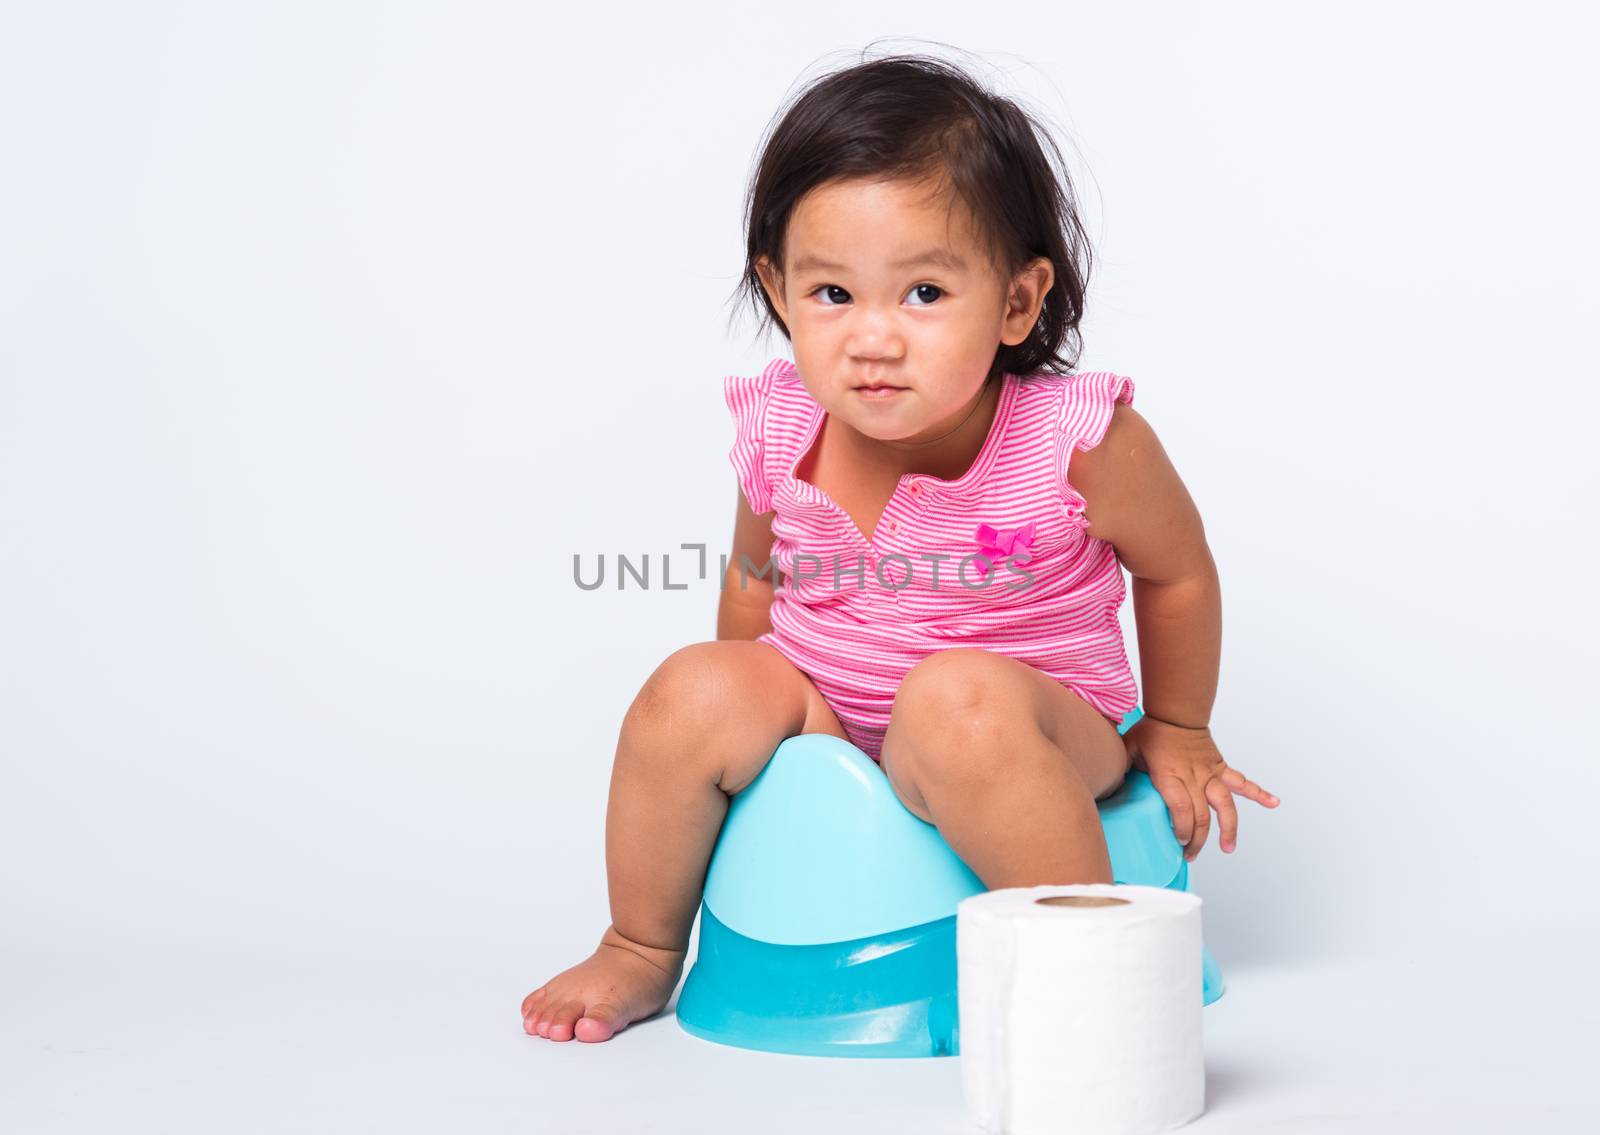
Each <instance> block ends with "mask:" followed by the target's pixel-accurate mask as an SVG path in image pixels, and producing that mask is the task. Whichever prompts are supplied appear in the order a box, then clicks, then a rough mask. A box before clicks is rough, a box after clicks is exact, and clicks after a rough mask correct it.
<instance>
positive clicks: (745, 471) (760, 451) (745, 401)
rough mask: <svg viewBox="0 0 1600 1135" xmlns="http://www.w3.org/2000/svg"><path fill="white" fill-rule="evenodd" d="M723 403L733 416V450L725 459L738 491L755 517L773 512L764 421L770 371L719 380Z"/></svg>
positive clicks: (768, 394)
mask: <svg viewBox="0 0 1600 1135" xmlns="http://www.w3.org/2000/svg"><path fill="white" fill-rule="evenodd" d="M722 396H723V400H724V401H726V402H727V404H728V412H729V413H730V414H732V415H733V448H732V449H730V450H728V460H729V462H731V463H732V465H733V470H734V472H735V473H737V474H738V476H739V488H740V490H741V491H743V493H744V499H745V500H747V501H748V502H750V509H751V511H752V512H755V513H757V514H759V513H763V512H770V511H771V510H772V481H771V478H770V477H769V476H768V474H767V443H766V418H767V405H768V403H769V402H770V401H771V397H772V368H771V367H768V368H767V369H766V370H764V371H762V372H761V373H760V374H756V375H743V374H730V375H728V376H726V377H725V378H724V379H723V380H722Z"/></svg>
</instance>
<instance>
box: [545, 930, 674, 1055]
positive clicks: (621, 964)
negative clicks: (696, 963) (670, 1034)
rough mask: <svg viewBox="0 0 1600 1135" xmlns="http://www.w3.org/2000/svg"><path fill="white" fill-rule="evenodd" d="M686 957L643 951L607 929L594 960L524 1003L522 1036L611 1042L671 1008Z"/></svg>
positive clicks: (553, 981) (556, 979)
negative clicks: (631, 1025) (637, 1023)
mask: <svg viewBox="0 0 1600 1135" xmlns="http://www.w3.org/2000/svg"><path fill="white" fill-rule="evenodd" d="M685 952H686V951H684V950H664V949H660V948H658V947H655V946H645V945H641V944H640V943H638V942H633V941H630V940H629V939H627V938H624V937H623V936H622V935H621V934H619V933H618V932H617V928H616V927H615V926H608V927H606V932H605V934H603V935H602V936H601V938H600V945H599V946H598V947H596V949H595V952H594V953H593V954H591V955H590V956H589V957H588V958H587V959H586V960H584V961H581V962H579V963H578V964H577V965H575V966H573V967H572V968H571V969H568V970H562V971H561V972H560V973H558V974H556V976H555V977H552V978H551V979H550V980H549V981H547V982H546V983H545V984H544V985H542V986H540V987H539V988H538V989H535V990H534V991H533V992H532V993H530V994H528V996H527V997H525V998H524V999H523V1001H522V1028H523V1031H524V1032H526V1033H527V1034H528V1035H529V1036H542V1037H545V1038H547V1039H549V1040H572V1039H573V1038H574V1037H576V1038H577V1039H578V1040H585V1041H597V1040H610V1039H611V1037H612V1036H613V1035H614V1034H615V1033H619V1032H621V1031H622V1030H623V1029H624V1028H626V1027H627V1026H628V1024H629V1022H631V1021H638V1020H642V1019H644V1018H645V1017H652V1016H654V1015H655V1014H657V1013H659V1012H660V1011H661V1010H662V1009H663V1008H664V1007H665V1006H666V1004H667V1000H668V999H669V998H670V997H671V996H672V991H673V990H674V989H675V988H677V985H678V978H679V976H680V975H681V974H682V973H683V957H684V954H685Z"/></svg>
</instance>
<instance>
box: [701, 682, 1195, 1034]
mask: <svg viewBox="0 0 1600 1135" xmlns="http://www.w3.org/2000/svg"><path fill="white" fill-rule="evenodd" d="M1141 716H1143V710H1142V709H1140V708H1138V707H1135V708H1134V709H1133V710H1131V711H1130V712H1129V713H1128V715H1127V717H1125V718H1124V719H1123V721H1122V724H1121V725H1120V726H1118V731H1119V732H1122V733H1125V732H1127V730H1128V729H1129V727H1130V726H1132V725H1133V724H1134V723H1135V722H1136V721H1138V720H1139V718H1140V717H1141ZM1099 808H1100V820H1101V823H1102V825H1103V826H1104V828H1105V835H1106V845H1107V847H1108V848H1109V850H1110V852H1111V873H1112V878H1113V880H1114V881H1115V882H1118V883H1137V884H1142V885H1144V886H1152V887H1171V888H1173V889H1174V890H1180V891H1181V890H1186V889H1187V888H1188V881H1189V872H1188V864H1187V863H1185V862H1184V859H1183V849H1182V847H1181V845H1180V844H1179V843H1178V840H1177V837H1176V836H1175V835H1173V832H1172V823H1171V820H1170V818H1169V816H1168V814H1167V806H1166V802H1165V801H1164V800H1162V799H1161V796H1160V794H1159V793H1157V792H1156V790H1155V787H1154V785H1152V784H1151V783H1150V778H1149V777H1148V776H1147V775H1145V774H1144V773H1142V772H1139V771H1138V770H1137V769H1135V770H1130V771H1129V773H1128V776H1127V779H1126V780H1125V781H1124V782H1123V784H1122V787H1120V788H1119V789H1118V790H1117V791H1116V792H1115V793H1113V794H1112V795H1111V796H1108V797H1107V798H1106V799H1104V800H1102V801H1100V803H1099ZM986 889H987V888H985V887H984V885H983V883H982V882H980V881H979V879H978V877H977V876H976V875H974V874H973V873H972V871H971V870H969V869H968V868H967V866H966V864H965V863H963V862H962V861H961V859H960V858H959V857H958V856H957V855H956V853H955V852H954V851H952V850H951V849H950V845H949V844H947V843H946V842H945V841H944V838H943V837H942V836H941V835H940V834H939V831H938V829H937V828H935V827H934V826H933V825H932V824H929V823H924V822H923V821H922V820H920V819H918V818H917V817H916V816H914V815H912V814H911V813H910V812H909V811H908V810H907V809H906V807H905V805H903V804H901V803H900V799H899V797H897V796H896V795H895V794H894V789H893V788H892V787H891V786H890V784H889V779H888V777H886V776H885V775H884V774H883V770H882V769H880V768H879V767H878V765H877V764H876V762H874V761H873V760H872V758H871V757H869V756H867V755H866V754H865V753H863V752H862V751H861V750H860V749H858V748H856V747H855V746H854V745H852V744H850V743H849V742H848V741H844V740H842V739H840V738H838V737H833V736H829V735H828V734H825V733H807V734H803V735H801V736H798V737H790V738H789V739H788V740H786V741H784V742H783V743H782V744H781V745H779V746H778V748H777V750H776V751H775V752H774V753H773V754H772V757H771V759H770V760H768V762H767V766H766V768H764V769H763V770H762V771H761V774H760V775H759V776H757V777H756V779H755V780H753V781H752V782H751V783H750V784H749V785H748V786H747V787H746V788H745V789H744V790H743V791H742V792H740V793H739V794H738V795H736V796H735V797H734V798H733V799H732V800H731V801H730V802H729V806H728V815H727V818H726V820H725V821H724V822H723V826H722V833H721V835H720V836H719V837H718V839H717V844H716V847H715V848H714V849H713V851H712V854H711V863H710V866H709V868H708V869H707V872H706V883H705V890H704V894H703V897H702V901H701V904H700V941H699V949H698V953H697V955H696V957H695V960H694V964H693V965H692V966H691V967H690V968H689V976H688V978H687V979H686V980H685V982H684V985H683V989H682V991H681V992H680V994H679V996H678V1007H677V1017H678V1023H679V1024H680V1025H681V1026H682V1027H683V1028H684V1029H685V1030H686V1031H688V1032H690V1033H692V1034H694V1035H695V1036H698V1037H702V1038H704V1039H705V1040H710V1041H716V1042H717V1043H719V1044H728V1045H734V1046H736V1047H739V1048H752V1049H759V1050H762V1051H766V1052H787V1053H793V1054H797V1055H803V1056H954V1055H957V1054H958V1053H959V1051H960V1045H959V1027H958V1025H959V1022H958V1020H957V1013H956V914H955V911H956V904H957V903H959V902H960V901H961V900H962V899H964V898H966V897H968V896H969V895H975V894H980V893H981V892H983V891H984V890H986ZM1197 960H1198V961H1199V963H1200V965H1201V967H1202V968H1201V973H1202V982H1203V990H1204V994H1203V995H1204V1000H1205V1004H1207V1005H1209V1004H1211V1002H1213V1001H1215V1000H1216V999H1217V998H1218V997H1220V996H1222V990H1223V985H1222V974H1221V972H1220V971H1219V970H1218V969H1217V966H1216V964H1215V963H1214V962H1213V961H1212V959H1211V954H1210V951H1209V950H1207V949H1206V948H1205V947H1203V946H1202V947H1201V957H1200V958H1199V959H1197Z"/></svg>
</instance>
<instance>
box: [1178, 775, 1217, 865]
mask: <svg viewBox="0 0 1600 1135" xmlns="http://www.w3.org/2000/svg"><path fill="white" fill-rule="evenodd" d="M1193 791H1194V796H1195V800H1194V835H1193V836H1191V837H1190V839H1189V848H1188V854H1187V855H1185V856H1184V858H1186V859H1193V858H1194V857H1195V856H1197V855H1199V854H1200V849H1201V848H1202V847H1204V846H1205V845H1206V833H1207V832H1209V831H1210V830H1211V809H1210V808H1209V807H1207V805H1206V794H1205V791H1204V790H1203V789H1199V788H1196V789H1194V790H1193Z"/></svg>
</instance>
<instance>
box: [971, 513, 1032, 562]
mask: <svg viewBox="0 0 1600 1135" xmlns="http://www.w3.org/2000/svg"><path fill="white" fill-rule="evenodd" d="M977 538H978V543H979V544H980V545H982V547H983V554H982V555H980V556H979V557H978V559H977V560H976V561H974V562H975V563H976V564H977V567H978V575H979V576H987V575H988V574H989V568H990V567H991V566H992V565H991V561H998V560H1001V559H1003V558H1005V557H1006V556H1012V557H1014V558H1015V560H1016V562H1017V563H1019V564H1025V563H1027V562H1028V561H1029V560H1030V559H1032V558H1033V557H1032V556H1031V555H1030V554H1029V553H1028V551H1027V547H1028V545H1029V544H1031V543H1033V521H1031V520H1030V521H1028V523H1026V524H1024V525H1021V526H1019V527H1017V528H996V527H994V525H992V524H980V525H978V533H977Z"/></svg>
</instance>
